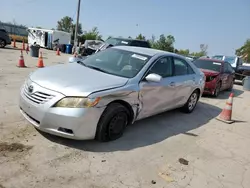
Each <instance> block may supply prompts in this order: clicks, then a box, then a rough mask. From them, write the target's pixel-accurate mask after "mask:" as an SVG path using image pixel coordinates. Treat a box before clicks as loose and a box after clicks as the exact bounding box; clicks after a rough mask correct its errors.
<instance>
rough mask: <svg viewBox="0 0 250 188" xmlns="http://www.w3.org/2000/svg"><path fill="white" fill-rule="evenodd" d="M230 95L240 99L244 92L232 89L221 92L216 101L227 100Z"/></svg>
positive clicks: (207, 96) (208, 96)
mask: <svg viewBox="0 0 250 188" xmlns="http://www.w3.org/2000/svg"><path fill="white" fill-rule="evenodd" d="M230 93H233V94H234V97H237V98H240V95H242V94H243V93H244V91H242V90H239V89H235V88H233V90H232V91H221V92H220V94H219V96H218V97H217V98H216V99H228V98H229V95H230ZM202 97H206V98H214V97H213V96H211V95H203V96H202Z"/></svg>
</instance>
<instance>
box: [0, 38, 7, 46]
mask: <svg viewBox="0 0 250 188" xmlns="http://www.w3.org/2000/svg"><path fill="white" fill-rule="evenodd" d="M5 46H6V43H5V40H3V39H0V48H4V47H5Z"/></svg>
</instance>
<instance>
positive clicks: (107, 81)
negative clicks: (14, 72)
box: [30, 63, 128, 96]
mask: <svg viewBox="0 0 250 188" xmlns="http://www.w3.org/2000/svg"><path fill="white" fill-rule="evenodd" d="M30 79H31V80H32V81H33V82H35V83H37V84H38V85H40V86H42V87H44V88H47V89H50V90H53V91H56V92H60V93H62V94H64V95H66V96H88V95H89V94H91V93H93V92H96V91H100V90H107V89H112V88H117V87H121V86H123V85H125V84H126V83H127V81H128V79H127V78H123V77H118V76H114V75H110V74H106V73H103V72H100V71H97V70H94V69H90V68H88V67H84V66H83V65H80V64H78V63H69V64H60V65H55V66H50V67H46V68H42V69H39V70H37V71H35V72H33V73H32V74H31V75H30Z"/></svg>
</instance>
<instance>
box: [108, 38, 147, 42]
mask: <svg viewBox="0 0 250 188" xmlns="http://www.w3.org/2000/svg"><path fill="white" fill-rule="evenodd" d="M112 38H113V39H120V40H126V41H139V42H147V43H148V41H145V40H139V39H132V38H122V37H112Z"/></svg>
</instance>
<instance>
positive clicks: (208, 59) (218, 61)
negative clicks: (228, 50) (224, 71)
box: [197, 58, 225, 63]
mask: <svg viewBox="0 0 250 188" xmlns="http://www.w3.org/2000/svg"><path fill="white" fill-rule="evenodd" d="M197 60H205V61H211V62H216V63H225V61H223V60H219V59H212V58H199V59H197Z"/></svg>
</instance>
